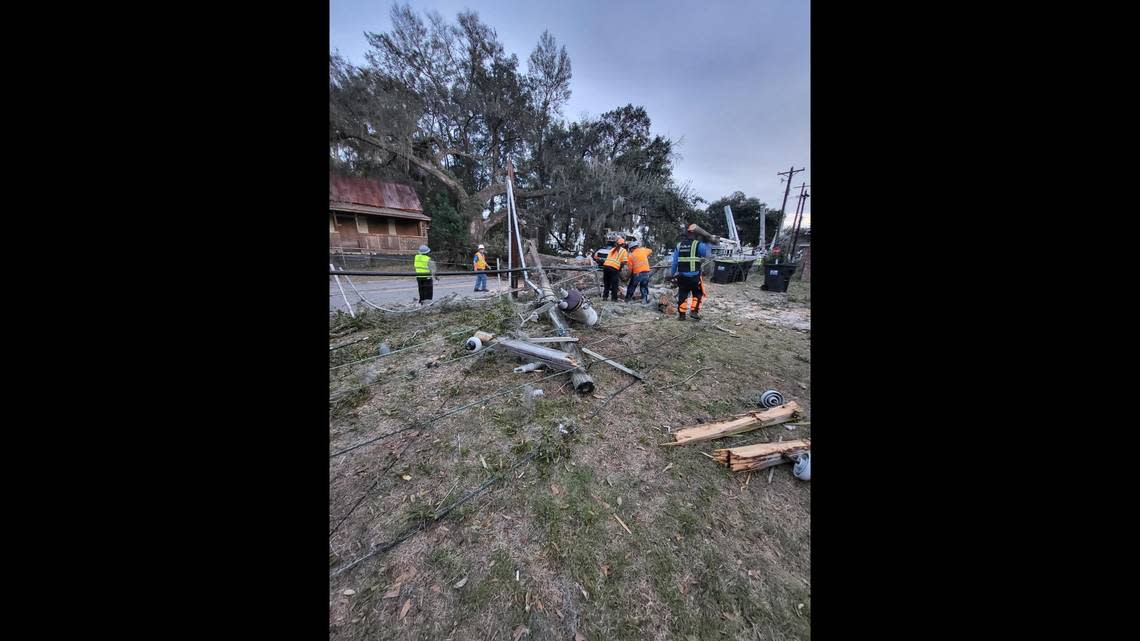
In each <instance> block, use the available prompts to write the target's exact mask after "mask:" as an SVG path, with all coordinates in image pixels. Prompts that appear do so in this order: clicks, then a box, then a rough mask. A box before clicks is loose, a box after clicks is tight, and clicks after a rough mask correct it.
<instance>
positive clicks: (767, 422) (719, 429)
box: [662, 401, 800, 445]
mask: <svg viewBox="0 0 1140 641" xmlns="http://www.w3.org/2000/svg"><path fill="white" fill-rule="evenodd" d="M799 415H800V406H799V405H798V404H797V403H796V402H795V401H789V402H787V403H784V404H783V405H778V406H776V407H769V408H767V409H763V410H760V411H758V412H749V413H747V414H742V415H740V416H737V417H735V418H732V419H730V420H727V421H718V422H716V423H709V424H708V425H694V426H692V427H683V428H681V429H679V430H677V431H676V432H674V433H673V438H674V440H675V442H674V443H662V445H684V444H686V443H700V442H701V441H711V440H714V439H718V438H724V437H726V436H732V435H734V434H741V433H743V432H751V431H752V430H755V429H760V428H761V427H771V426H772V425H779V424H780V423H787V422H788V421H791V420H794V419H795V418H797V417H799Z"/></svg>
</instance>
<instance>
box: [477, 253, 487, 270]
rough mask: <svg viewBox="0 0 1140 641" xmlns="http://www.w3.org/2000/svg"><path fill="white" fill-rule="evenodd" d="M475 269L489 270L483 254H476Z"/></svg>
mask: <svg viewBox="0 0 1140 641" xmlns="http://www.w3.org/2000/svg"><path fill="white" fill-rule="evenodd" d="M475 269H478V270H484V269H487V261H486V260H484V259H483V254H482V252H475Z"/></svg>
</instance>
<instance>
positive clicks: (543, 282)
mask: <svg viewBox="0 0 1140 641" xmlns="http://www.w3.org/2000/svg"><path fill="white" fill-rule="evenodd" d="M527 244H528V246H529V247H530V258H531V262H533V263H534V265H533V266H532V268H533V269H534V271H535V272H536V273H537V274H538V284H539V287H540V288H541V289H542V298H543V300H544V301H545V302H547V303H551V302H558V300H559V298H558V297H557V296H555V295H554V288H553V287H551V286H550V279H549V278H547V277H546V270H545V269H543V267H542V259H540V258H539V257H538V248H537V247H535V244H534V241H533V240H530V241H527ZM548 307H549V309H547V310H546V313H547V315H549V316H550V322H551V323H553V324H554V328H555V329H556V330H558V335H559V336H568V335H569V334H570V329H569V328H568V327H567V323H566V319H565V317H563V316H562V310H561V309H558V306H557V305H549V306H548ZM559 347H560V348H561V349H562V351H564V352H566V353H567V354H569V355H570V356H571V357H572V358H573V359H574V361H575V362H577V363H578V364H579V366H578V368H576V369H572V370H570V380H571V381H573V383H574V389H575V390H577V392H578V393H579V394H589V393H590V392H593V391H594V379H592V378H590V375H589V374H587V373H586V370H585V369H583V367H582V364H584V363H585V362H586V357H585V356H583V355H582V349H581V348H580V347H578V343H561V344H559Z"/></svg>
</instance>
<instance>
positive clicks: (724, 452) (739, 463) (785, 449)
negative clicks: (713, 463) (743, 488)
mask: <svg viewBox="0 0 1140 641" xmlns="http://www.w3.org/2000/svg"><path fill="white" fill-rule="evenodd" d="M810 450H811V441H810V440H806V439H804V440H799V441H785V442H783V443H757V444H755V445H745V446H744V447H732V448H727V449H721V450H713V458H715V459H716V460H717V462H718V463H720V464H721V465H725V466H727V467H728V469H730V470H732V471H733V472H741V471H745V470H763V469H767V468H769V467H773V466H775V465H779V464H781V463H789V462H791V458H792V457H794V456H795V455H797V454H801V453H803V452H808V451H810Z"/></svg>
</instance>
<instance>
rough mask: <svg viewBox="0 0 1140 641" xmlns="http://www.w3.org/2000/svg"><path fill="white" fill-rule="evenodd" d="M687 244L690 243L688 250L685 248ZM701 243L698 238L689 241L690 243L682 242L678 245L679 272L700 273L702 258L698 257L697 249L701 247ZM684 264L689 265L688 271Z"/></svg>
mask: <svg viewBox="0 0 1140 641" xmlns="http://www.w3.org/2000/svg"><path fill="white" fill-rule="evenodd" d="M686 242H688V243H690V244H689V247H688V248H685V243H686ZM700 243H701V241H699V240H697V239H696V238H694V239H692V240H689V241H684V240H682V241H681V242H679V243H677V268H678V269H677V271H681V272H696V271H700V269H701V258H700V256H697V248H698V247H699V246H700ZM685 254H688V256H686V255H685ZM684 263H688V264H689V266H688V268H687V269H686V268H685V265H684Z"/></svg>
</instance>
